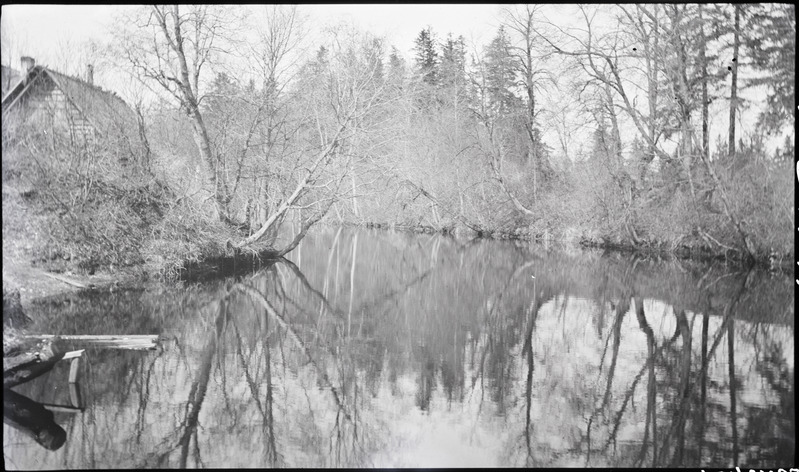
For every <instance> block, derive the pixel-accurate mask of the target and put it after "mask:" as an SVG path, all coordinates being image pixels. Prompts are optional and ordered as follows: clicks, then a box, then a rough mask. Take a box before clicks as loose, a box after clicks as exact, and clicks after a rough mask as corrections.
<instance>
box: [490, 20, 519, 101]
mask: <svg viewBox="0 0 799 472" xmlns="http://www.w3.org/2000/svg"><path fill="white" fill-rule="evenodd" d="M485 67H486V85H487V87H488V95H489V100H490V102H491V105H492V106H493V107H495V108H496V110H497V112H498V113H499V114H500V115H504V114H508V113H510V112H511V111H512V110H513V109H514V107H515V105H516V104H517V99H516V96H515V95H514V94H513V91H512V90H513V87H514V84H515V79H516V68H515V65H514V61H513V56H512V55H511V44H510V41H509V39H508V35H507V33H506V32H505V27H504V26H500V27H499V30H498V31H497V35H496V36H495V37H494V39H493V40H492V41H491V43H490V44H489V45H488V47H487V48H486V51H485Z"/></svg>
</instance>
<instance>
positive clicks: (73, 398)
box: [69, 383, 83, 411]
mask: <svg viewBox="0 0 799 472" xmlns="http://www.w3.org/2000/svg"><path fill="white" fill-rule="evenodd" d="M69 401H70V402H71V403H72V406H73V407H75V408H79V409H80V410H81V411H83V402H81V401H80V387H79V386H78V384H74V383H71V384H69Z"/></svg>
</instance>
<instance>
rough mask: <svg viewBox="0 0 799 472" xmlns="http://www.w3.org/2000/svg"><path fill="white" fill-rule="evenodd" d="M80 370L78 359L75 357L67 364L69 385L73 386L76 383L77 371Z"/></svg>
mask: <svg viewBox="0 0 799 472" xmlns="http://www.w3.org/2000/svg"><path fill="white" fill-rule="evenodd" d="M79 368H80V357H75V358H74V359H72V362H70V364H69V383H71V384H74V383H75V382H77V381H78V369H79Z"/></svg>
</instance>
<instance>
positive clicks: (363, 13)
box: [2, 4, 500, 64]
mask: <svg viewBox="0 0 799 472" xmlns="http://www.w3.org/2000/svg"><path fill="white" fill-rule="evenodd" d="M124 8H131V7H130V6H120V5H3V7H2V27H8V28H9V31H10V32H12V33H13V34H14V36H17V37H18V40H17V41H18V42H19V43H20V44H24V45H25V46H27V47H28V48H29V49H31V50H32V51H29V52H27V53H24V52H23V53H22V54H31V55H33V54H37V55H38V56H40V57H41V60H42V61H43V62H44V61H47V60H48V59H50V58H48V57H47V55H48V51H54V50H56V49H58V45H59V43H63V42H64V41H65V40H68V41H69V42H72V43H75V44H77V43H79V42H82V41H86V40H90V39H94V40H98V41H102V40H103V39H104V38H107V37H108V29H109V27H110V26H111V23H112V20H113V18H114V16H115V14H116V13H117V12H119V11H121V10H122V9H124ZM499 9H500V6H499V5H497V4H460V5H458V4H423V5H381V4H369V5H354V4H335V5H301V6H300V10H301V11H304V12H305V13H306V14H308V15H309V16H310V17H311V21H312V24H314V25H319V26H325V25H333V24H336V23H339V22H342V21H345V22H350V23H352V24H354V25H356V26H359V27H360V28H362V29H363V30H365V31H369V32H371V33H372V34H375V35H377V36H383V37H385V38H386V39H387V40H388V42H389V44H391V45H394V46H396V47H397V48H398V49H399V50H400V51H401V52H403V53H405V54H408V55H409V54H410V51H411V48H412V47H413V40H414V38H415V37H416V35H417V34H419V31H421V30H422V29H424V28H425V27H427V26H428V25H430V26H431V27H432V28H433V31H434V32H436V33H437V34H438V36H439V38H441V39H443V38H444V37H446V34H447V33H449V32H451V33H453V34H455V35H456V36H457V35H463V36H464V37H465V38H466V39H467V41H469V40H475V42H477V43H478V44H482V43H483V42H484V40H486V41H487V40H488V39H490V36H491V35H492V34H493V33H494V32H495V31H496V27H497V25H498V21H497V20H496V18H497V16H498V12H499ZM12 60H14V62H12V63H13V64H17V63H18V58H16V57H14V58H12ZM8 63H9V60H8V58H4V59H3V64H8Z"/></svg>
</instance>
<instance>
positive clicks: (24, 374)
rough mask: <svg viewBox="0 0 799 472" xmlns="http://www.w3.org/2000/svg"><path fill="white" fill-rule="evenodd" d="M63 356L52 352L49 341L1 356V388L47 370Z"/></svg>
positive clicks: (11, 385)
mask: <svg viewBox="0 0 799 472" xmlns="http://www.w3.org/2000/svg"><path fill="white" fill-rule="evenodd" d="M63 357H64V353H63V352H62V353H59V354H56V353H55V352H53V344H52V342H50V341H45V342H42V343H39V344H38V345H36V346H35V347H34V348H32V349H31V350H26V351H22V352H21V353H19V354H16V355H11V356H5V357H3V388H10V387H13V386H15V385H19V384H21V383H25V382H27V381H29V380H33V379H35V378H36V377H39V376H40V375H42V374H44V373H46V372H49V371H50V370H51V369H52V368H53V366H55V364H56V363H57V362H58V361H60V360H61V359H62V358H63Z"/></svg>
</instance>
